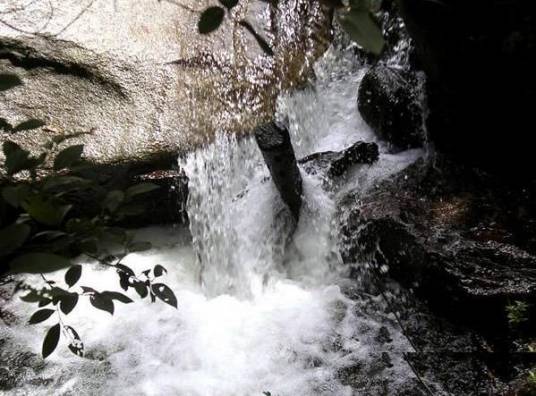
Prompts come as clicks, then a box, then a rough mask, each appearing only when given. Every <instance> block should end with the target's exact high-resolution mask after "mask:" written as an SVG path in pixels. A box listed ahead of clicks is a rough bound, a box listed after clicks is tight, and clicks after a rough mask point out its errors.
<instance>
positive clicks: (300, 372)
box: [1, 48, 421, 396]
mask: <svg viewBox="0 0 536 396" xmlns="http://www.w3.org/2000/svg"><path fill="white" fill-rule="evenodd" d="M363 73H364V71H363V68H362V67H360V65H359V64H357V63H356V61H355V60H353V58H351V57H346V56H345V55H344V53H341V52H340V51H338V50H335V49H333V48H332V49H330V50H329V51H328V52H327V53H326V54H325V55H324V57H323V58H322V59H321V60H320V61H319V62H318V63H317V65H316V76H317V79H316V81H315V83H314V86H313V87H311V88H309V89H306V90H304V91H301V92H298V93H294V94H291V95H287V96H283V97H281V98H280V101H279V106H278V108H279V109H278V116H279V117H280V118H281V119H282V120H283V121H284V122H286V123H288V125H289V129H290V132H291V135H292V139H293V143H294V145H295V149H296V153H297V156H298V157H303V156H305V155H307V154H310V153H313V152H318V151H325V150H340V149H343V148H345V147H347V146H349V145H350V144H352V143H354V142H355V141H357V140H366V141H371V140H374V138H373V135H372V133H371V132H370V130H369V129H368V127H367V126H366V125H365V123H364V122H363V121H362V119H361V117H360V115H359V113H358V111H357V108H356V104H355V93H356V92H357V87H358V84H359V81H360V79H361V77H362V75H363ZM380 147H381V145H380ZM420 155H421V153H420V152H419V151H407V152H403V153H399V154H397V155H389V154H385V153H384V154H382V155H381V157H380V161H379V162H378V163H377V164H375V165H373V166H362V167H359V166H357V167H355V169H352V170H351V172H350V175H349V176H348V178H347V179H346V180H345V181H341V182H340V183H338V185H336V186H331V188H328V189H326V188H325V186H326V183H325V182H324V179H323V176H322V173H321V172H320V173H317V174H316V175H309V174H306V173H305V172H302V174H303V181H304V205H303V208H302V214H301V218H300V221H299V224H298V225H297V228H296V230H295V232H294V234H293V236H292V239H289V236H290V232H291V230H292V225H291V220H290V217H289V215H288V213H287V212H286V210H285V208H284V206H283V203H282V202H281V201H280V198H279V196H278V194H277V192H276V190H275V187H274V186H273V185H272V183H271V181H270V180H269V177H268V176H269V175H268V172H267V170H266V168H265V165H264V164H263V162H262V158H261V155H260V152H259V151H258V149H257V148H256V146H255V143H254V141H253V139H251V138H244V139H241V140H240V141H238V140H237V139H236V138H235V137H232V136H228V135H225V134H221V135H220V136H219V137H218V138H217V139H216V140H215V142H213V143H212V144H211V145H209V146H207V147H205V148H204V149H202V150H199V151H197V152H195V153H191V154H190V155H188V156H187V157H186V158H183V159H181V160H180V163H181V165H182V167H183V168H184V170H185V172H186V173H187V175H188V177H189V190H190V197H189V203H188V213H189V218H190V231H191V236H192V242H193V243H192V244H193V249H192V248H191V247H190V245H189V244H188V243H186V242H184V241H182V242H178V241H177V240H176V232H174V233H170V231H165V230H164V231H157V230H148V231H144V232H145V233H146V234H147V235H152V237H151V239H155V237H154V235H158V237H157V238H156V239H157V240H156V244H155V245H156V248H155V249H154V250H152V251H149V252H146V253H142V254H133V255H131V256H128V257H127V259H126V264H128V265H130V266H131V267H132V268H134V269H135V270H137V271H139V270H144V269H146V268H150V267H151V266H152V265H154V264H157V263H159V264H163V265H164V266H166V267H167V268H168V269H169V274H168V276H167V279H166V283H167V284H168V285H170V287H172V289H173V290H174V291H175V293H176V295H177V298H178V301H179V308H178V310H175V309H173V308H171V307H169V306H167V305H164V304H154V305H152V304H149V303H146V302H145V301H142V302H138V303H136V304H130V305H127V306H121V307H118V310H117V311H118V312H117V313H116V315H115V316H114V317H113V319H112V318H110V317H109V315H108V314H106V313H103V312H100V311H95V310H92V309H90V308H89V304H88V306H87V309H86V306H82V307H81V308H79V309H77V310H76V311H75V313H73V314H71V315H69V317H68V319H69V321H70V322H72V323H76V327H77V329H78V330H79V333H80V334H81V335H82V337H83V338H84V341H85V344H86V346H87V349H88V353H87V355H88V358H86V359H79V358H77V357H74V356H72V355H70V353H69V352H68V351H64V350H58V352H56V353H55V354H54V355H53V356H51V358H49V360H47V363H46V365H45V366H40V367H37V368H36V367H33V368H28V369H27V370H26V371H25V372H24V373H23V374H21V375H23V376H24V380H23V381H22V384H23V385H21V387H19V388H18V389H17V390H14V391H13V392H12V394H17V393H18V392H19V391H20V392H22V394H50V389H55V391H54V393H55V394H60V395H67V394H76V395H82V394H114V395H142V394H143V395H192V396H197V395H203V396H204V395H207V396H208V395H237V396H239V395H244V396H245V395H263V393H264V394H271V395H274V396H275V395H353V394H358V395H369V394H375V393H372V391H371V389H373V388H374V387H375V386H376V387H377V386H380V387H381V389H384V390H385V392H387V393H386V394H390V393H389V390H393V389H396V387H397V386H399V385H400V384H401V383H403V382H404V381H407V379H408V378H412V377H413V373H412V372H411V370H410V368H409V367H408V365H407V363H406V362H405V361H404V359H403V357H402V356H403V353H404V352H406V351H411V347H410V345H409V343H408V342H407V340H406V339H405V338H404V336H403V334H402V332H401V331H400V330H399V329H398V327H397V325H396V321H395V318H394V317H393V315H392V314H390V313H388V309H387V307H386V306H385V302H384V301H383V300H382V299H381V298H379V297H373V296H365V295H364V294H363V293H361V292H360V291H359V290H356V288H357V289H358V288H359V286H358V285H357V284H356V282H355V281H353V280H350V279H348V275H347V268H346V267H345V266H344V265H343V263H342V262H341V259H340V256H339V254H338V249H337V235H336V228H337V227H336V226H335V225H334V222H336V210H335V209H336V205H335V202H336V200H337V196H338V194H342V192H344V191H347V190H348V189H354V188H359V189H360V190H362V191H364V190H365V189H366V188H367V187H368V186H369V185H371V183H373V182H374V181H377V180H379V179H381V178H383V177H386V176H387V175H389V174H390V173H392V172H395V171H399V170H401V169H403V168H404V167H405V166H407V165H409V164H410V163H412V162H413V161H415V160H416V159H417V158H418V157H419V156H420ZM142 237H143V236H142ZM104 271H107V270H103V269H100V268H95V266H91V265H86V266H85V267H84V275H83V278H82V281H81V282H80V284H89V285H91V284H93V285H95V284H98V285H99V288H101V289H108V290H113V289H117V285H116V280H115V277H112V276H103V275H104ZM36 282H37V280H36ZM9 308H10V309H11V310H13V311H14V312H16V313H17V315H18V316H19V317H29V315H30V312H31V311H30V308H29V307H28V306H27V305H26V304H22V303H20V302H18V301H12V302H11V303H10V307H9ZM76 312H78V313H76ZM82 313H83V314H82ZM38 329H39V330H36V328H35V327H33V328H29V327H27V326H25V325H20V326H13V327H10V328H7V329H5V330H1V333H2V334H1V335H2V338H4V337H5V338H6V339H9V342H10V343H11V345H12V348H11V349H10V350H11V351H12V353H13V354H15V353H16V352H15V351H16V350H17V348H20V347H21V346H23V345H30V346H32V347H33V349H34V350H35V351H36V352H37V351H38V350H39V344H40V341H41V338H40V337H41V335H42V334H41V332H42V330H43V329H40V328H39V327H38ZM382 333H383V334H384V335H385V334H387V335H388V336H387V337H383V338H384V340H383V341H382V340H381V338H382V337H380V336H379V334H382ZM385 338H387V339H388V340H387V341H386V340H385ZM378 384H379V385H378ZM374 389H377V388H374Z"/></svg>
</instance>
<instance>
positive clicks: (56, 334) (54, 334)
mask: <svg viewBox="0 0 536 396" xmlns="http://www.w3.org/2000/svg"><path fill="white" fill-rule="evenodd" d="M59 340H60V324H59V323H57V324H55V325H54V326H52V327H51V328H50V329H49V330H48V332H47V335H46V336H45V339H44V341H43V349H42V354H43V359H46V358H47V357H48V356H49V355H50V354H51V353H52V352H54V349H56V347H57V346H58V342H59Z"/></svg>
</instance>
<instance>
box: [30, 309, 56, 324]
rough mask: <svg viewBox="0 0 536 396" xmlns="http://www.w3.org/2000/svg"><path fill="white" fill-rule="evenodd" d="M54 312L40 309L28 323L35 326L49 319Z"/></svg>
mask: <svg viewBox="0 0 536 396" xmlns="http://www.w3.org/2000/svg"><path fill="white" fill-rule="evenodd" d="M54 312H56V311H54V310H53V309H40V310H39V311H36V312H35V313H34V314H33V315H32V316H31V317H30V320H29V321H28V323H29V324H36V323H41V322H44V321H45V320H47V319H48V318H50V316H51V315H52V314H53V313H54Z"/></svg>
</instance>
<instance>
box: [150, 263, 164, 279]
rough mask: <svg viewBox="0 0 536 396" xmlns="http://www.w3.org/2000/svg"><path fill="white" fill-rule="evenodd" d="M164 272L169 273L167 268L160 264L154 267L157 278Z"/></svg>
mask: <svg viewBox="0 0 536 396" xmlns="http://www.w3.org/2000/svg"><path fill="white" fill-rule="evenodd" d="M164 272H165V273H166V274H167V269H165V268H164V267H162V266H161V265H160V264H157V265H155V266H154V268H153V273H154V276H155V277H156V278H158V277H159V276H162V275H163V274H164Z"/></svg>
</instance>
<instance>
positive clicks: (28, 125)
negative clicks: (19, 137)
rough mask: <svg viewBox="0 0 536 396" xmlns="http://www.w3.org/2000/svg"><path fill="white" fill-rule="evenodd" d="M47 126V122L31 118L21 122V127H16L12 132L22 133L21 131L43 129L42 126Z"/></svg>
mask: <svg viewBox="0 0 536 396" xmlns="http://www.w3.org/2000/svg"><path fill="white" fill-rule="evenodd" d="M45 125H46V123H45V122H43V121H41V120H38V119H35V118H31V119H29V120H27V121H24V122H21V123H20V124H19V125H17V126H16V127H14V128H13V129H12V130H11V132H12V133H15V132H20V131H29V130H32V129H37V128H41V127H42V126H45Z"/></svg>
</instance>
